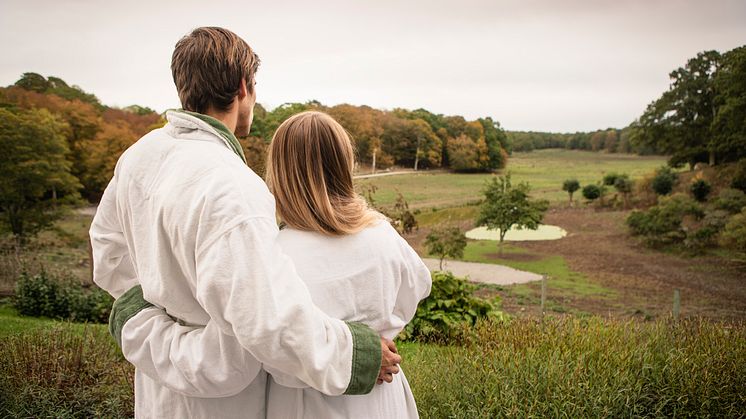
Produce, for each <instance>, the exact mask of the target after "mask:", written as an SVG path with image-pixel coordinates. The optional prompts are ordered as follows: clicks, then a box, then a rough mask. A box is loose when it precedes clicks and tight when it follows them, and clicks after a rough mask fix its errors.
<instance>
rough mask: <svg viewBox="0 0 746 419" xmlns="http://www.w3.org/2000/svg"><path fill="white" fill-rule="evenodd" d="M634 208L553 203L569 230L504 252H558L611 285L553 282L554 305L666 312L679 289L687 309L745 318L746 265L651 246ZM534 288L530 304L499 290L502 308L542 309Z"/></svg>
mask: <svg viewBox="0 0 746 419" xmlns="http://www.w3.org/2000/svg"><path fill="white" fill-rule="evenodd" d="M628 214H629V212H628V211H604V210H598V211H597V210H595V209H592V208H552V209H550V210H549V211H548V212H547V214H546V215H545V217H544V222H545V223H546V224H551V225H557V226H560V227H562V228H563V229H565V230H566V231H567V232H568V235H567V237H565V238H563V239H560V240H548V241H535V242H512V243H511V244H512V245H514V246H518V247H522V248H525V249H528V250H530V254H528V255H527V254H511V255H509V254H504V255H503V256H502V257H503V258H517V259H520V260H530V258H532V257H533V258H536V257H541V256H542V255H560V256H562V257H563V258H564V259H565V260H566V262H567V264H568V266H569V268H570V269H571V270H572V271H575V272H579V273H582V274H584V275H585V276H586V277H587V278H588V279H589V280H590V281H591V282H593V283H596V284H599V285H601V286H603V287H604V288H607V289H608V290H610V291H611V292H609V293H606V295H585V296H583V295H577V294H581V293H576V294H572V293H571V292H569V293H568V292H564V293H563V292H559V293H555V295H554V296H553V295H552V294H553V293H552V289H551V281H550V282H549V285H548V288H549V292H548V299H550V300H552V299H554V300H555V301H554V304H555V305H554V307H555V309H554V310H553V311H558V312H564V311H570V312H573V311H575V312H587V313H593V314H598V315H604V316H614V317H641V318H655V317H660V316H668V315H670V314H671V311H672V307H673V294H674V290H676V289H678V290H679V292H680V295H681V315H682V316H687V317H688V316H702V317H707V318H711V319H717V320H728V321H732V320H737V321H739V320H746V264H744V263H743V262H739V261H736V260H730V259H727V258H724V257H722V256H718V255H714V254H708V253H709V252H703V253H704V254H703V255H684V254H679V253H671V252H663V251H658V250H652V249H649V248H647V247H645V246H644V245H643V244H641V243H639V241H638V240H637V239H636V238H634V237H631V236H630V235H629V234H628V233H627V228H626V226H625V224H624V220H625V218H626V216H627V215H628ZM464 227H467V226H464ZM426 235H427V232H423V231H420V232H418V233H417V234H416V235H415V236H413V237H412V239H414V240H412V241H413V242H419V243H416V244H418V245H419V244H420V243H422V242H423V241H424V236H426ZM418 239H419V240H418ZM416 247H420V246H416ZM420 249H421V247H420ZM420 249H418V250H420ZM495 257H496V258H497V255H495ZM529 287H530V288H531V294H533V297H534V298H533V299H531V300H529V301H528V303H527V301H526V299H525V296H524V297H522V298H519V297H517V296H516V295H515V294H514V293H512V292H510V291H509V289H507V288H506V290H503V291H499V293H500V294H501V296H502V297H503V303H502V306H503V309H504V310H506V311H508V312H511V313H516V314H538V313H539V312H540V309H539V307H538V304H537V297H538V296H539V295H540V289H541V287H540V285H539V284H532V285H530V286H529ZM548 306H549V307H550V308H549V309H548V310H547V311H552V308H551V307H552V306H551V305H548ZM557 307H559V309H557Z"/></svg>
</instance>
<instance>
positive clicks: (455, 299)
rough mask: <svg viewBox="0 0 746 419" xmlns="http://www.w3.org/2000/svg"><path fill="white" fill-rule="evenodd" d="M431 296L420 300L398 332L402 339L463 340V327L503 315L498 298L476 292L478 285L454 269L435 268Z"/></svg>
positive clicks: (503, 316) (502, 316)
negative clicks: (414, 311)
mask: <svg viewBox="0 0 746 419" xmlns="http://www.w3.org/2000/svg"><path fill="white" fill-rule="evenodd" d="M432 278H433V286H432V290H431V291H430V296H429V297H427V298H426V299H425V300H423V301H421V302H420V305H419V306H418V307H417V312H416V313H415V316H414V319H412V321H411V322H409V324H408V325H407V326H406V327H405V328H404V330H403V331H402V332H401V334H400V335H399V338H400V339H403V340H413V339H415V340H420V341H427V342H441V343H446V342H448V341H460V340H461V338H463V332H464V330H465V329H464V327H465V326H466V327H471V326H473V325H474V324H475V323H476V321H477V320H478V319H484V318H494V319H504V318H506V317H505V314H503V313H502V312H500V311H498V310H497V307H498V304H499V300H498V298H497V297H495V299H493V300H491V301H490V300H485V299H482V298H478V297H475V296H474V295H473V293H474V289H475V286H474V285H471V284H469V283H468V282H466V281H465V280H463V279H461V278H457V277H455V276H453V274H452V273H451V272H442V271H439V272H433V274H432Z"/></svg>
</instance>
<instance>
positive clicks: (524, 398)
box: [0, 309, 746, 418]
mask: <svg viewBox="0 0 746 419" xmlns="http://www.w3.org/2000/svg"><path fill="white" fill-rule="evenodd" d="M2 313H3V314H2V321H3V323H5V322H6V320H8V319H9V318H11V317H14V316H13V313H12V311H10V310H8V309H5V310H3V311H2ZM16 317H17V316H16ZM17 321H18V322H19V324H20V325H23V324H27V325H28V326H29V327H27V328H26V330H25V331H23V330H21V329H24V328H23V327H19V328H17V329H14V330H12V333H10V334H7V329H3V330H4V332H3V333H5V334H3V335H2V339H0V416H1V417H57V418H74V417H112V418H115V417H131V416H132V412H133V394H132V392H133V389H132V378H131V377H132V368H131V366H130V365H129V364H128V363H127V362H126V361H124V359H123V358H122V356H121V354H120V353H119V351H118V349H117V348H116V345H115V344H114V342H113V340H112V339H111V337H110V336H109V335H108V333H106V330H105V326H104V325H96V326H87V327H86V326H84V325H73V324H68V323H61V322H54V321H50V320H46V321H44V320H34V319H29V318H22V317H17ZM39 322H42V323H39ZM40 324H43V327H38V326H39V325H40ZM462 336H464V335H462ZM463 339H464V341H462V342H459V346H446V345H434V344H422V343H399V349H400V352H401V353H402V355H403V356H404V359H405V361H404V364H403V368H404V370H405V371H406V374H407V379H408V380H409V382H410V384H411V386H412V390H413V391H414V394H415V398H416V400H417V406H418V409H419V412H420V415H421V416H422V417H423V418H443V417H454V418H495V417H515V416H518V417H560V416H565V417H661V416H664V417H670V416H680V417H743V416H744V415H746V410H745V409H744V407H743V406H744V405H746V404H745V403H744V402H746V395H745V394H744V393H743V388H746V327H744V325H743V324H739V325H724V324H718V323H709V322H702V321H684V322H682V323H680V324H679V325H674V324H672V323H670V322H668V321H666V320H658V321H656V322H644V323H642V322H635V321H625V322H621V321H615V320H603V319H600V318H598V317H592V318H585V319H582V320H579V319H572V318H563V319H552V318H547V320H546V321H545V323H543V324H542V323H540V322H537V321H534V320H531V319H515V320H512V321H510V322H506V323H480V324H478V325H477V326H476V327H475V328H473V329H470V330H469V331H468V333H466V334H465V337H464V338H463Z"/></svg>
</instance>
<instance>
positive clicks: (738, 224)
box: [721, 209, 746, 255]
mask: <svg viewBox="0 0 746 419" xmlns="http://www.w3.org/2000/svg"><path fill="white" fill-rule="evenodd" d="M721 242H722V244H723V245H724V246H726V247H728V248H729V249H732V250H735V251H736V252H739V253H742V254H744V255H746V209H744V210H743V211H741V212H740V213H739V214H736V215H734V216H733V217H731V219H730V221H728V223H727V224H726V225H725V228H724V229H723V233H722V235H721Z"/></svg>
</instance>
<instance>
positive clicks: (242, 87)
mask: <svg viewBox="0 0 746 419" xmlns="http://www.w3.org/2000/svg"><path fill="white" fill-rule="evenodd" d="M248 95H249V90H248V89H247V88H246V80H245V79H243V78H242V79H241V85H240V86H239V87H238V100H242V99H243V98H245V97H246V96H248Z"/></svg>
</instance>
